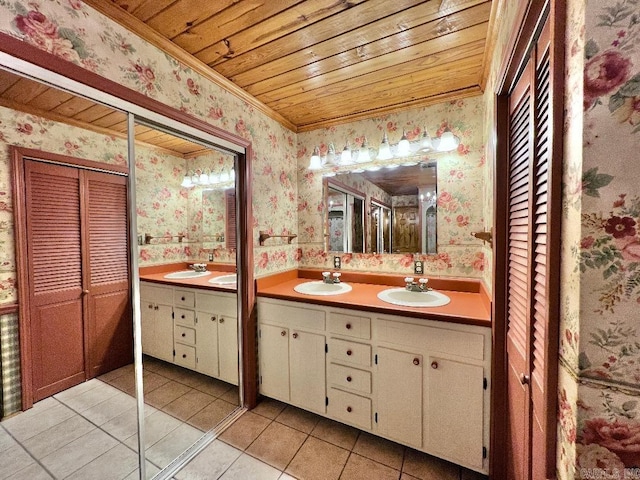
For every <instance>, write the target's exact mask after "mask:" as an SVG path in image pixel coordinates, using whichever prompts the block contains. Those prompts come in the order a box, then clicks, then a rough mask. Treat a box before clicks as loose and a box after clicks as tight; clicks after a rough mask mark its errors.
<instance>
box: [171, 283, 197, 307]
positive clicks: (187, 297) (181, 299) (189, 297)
mask: <svg viewBox="0 0 640 480" xmlns="http://www.w3.org/2000/svg"><path fill="white" fill-rule="evenodd" d="M173 304H174V305H175V306H176V307H187V308H194V307H195V306H196V293H195V292H193V291H191V290H179V289H177V288H176V290H175V292H173Z"/></svg>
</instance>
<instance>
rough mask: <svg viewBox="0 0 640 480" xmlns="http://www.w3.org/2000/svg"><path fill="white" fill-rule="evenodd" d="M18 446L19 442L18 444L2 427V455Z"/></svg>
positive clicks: (0, 449)
mask: <svg viewBox="0 0 640 480" xmlns="http://www.w3.org/2000/svg"><path fill="white" fill-rule="evenodd" d="M17 444H18V442H16V441H15V440H14V439H13V437H11V435H9V434H8V433H7V431H6V430H5V429H4V428H2V426H1V425H0V453H2V452H4V451H5V450H7V449H9V448H11V447H15V446H16V445H17Z"/></svg>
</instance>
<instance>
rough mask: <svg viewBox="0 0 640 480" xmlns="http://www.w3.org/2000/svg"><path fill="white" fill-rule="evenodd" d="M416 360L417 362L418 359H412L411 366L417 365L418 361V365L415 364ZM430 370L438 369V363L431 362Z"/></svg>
mask: <svg viewBox="0 0 640 480" xmlns="http://www.w3.org/2000/svg"><path fill="white" fill-rule="evenodd" d="M416 360H418V359H417V358H414V359H413V364H414V365H418V363H420V361H418V363H416ZM431 368H433V369H434V370H435V369H436V368H438V362H436V361H433V362H431Z"/></svg>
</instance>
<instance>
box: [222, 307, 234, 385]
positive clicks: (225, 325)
mask: <svg viewBox="0 0 640 480" xmlns="http://www.w3.org/2000/svg"><path fill="white" fill-rule="evenodd" d="M218 352H219V361H220V377H219V378H220V380H224V381H225V382H229V383H233V384H234V385H238V319H237V318H234V317H230V316H225V315H220V316H219V317H218Z"/></svg>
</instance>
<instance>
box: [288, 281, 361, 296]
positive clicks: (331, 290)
mask: <svg viewBox="0 0 640 480" xmlns="http://www.w3.org/2000/svg"><path fill="white" fill-rule="evenodd" d="M293 289H294V290H295V291H296V292H298V293H304V294H305V295H340V294H341V293H347V292H350V291H351V285H349V284H346V283H324V282H323V281H322V280H317V281H315V282H305V283H301V284H300V285H296V286H295V287H293Z"/></svg>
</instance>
